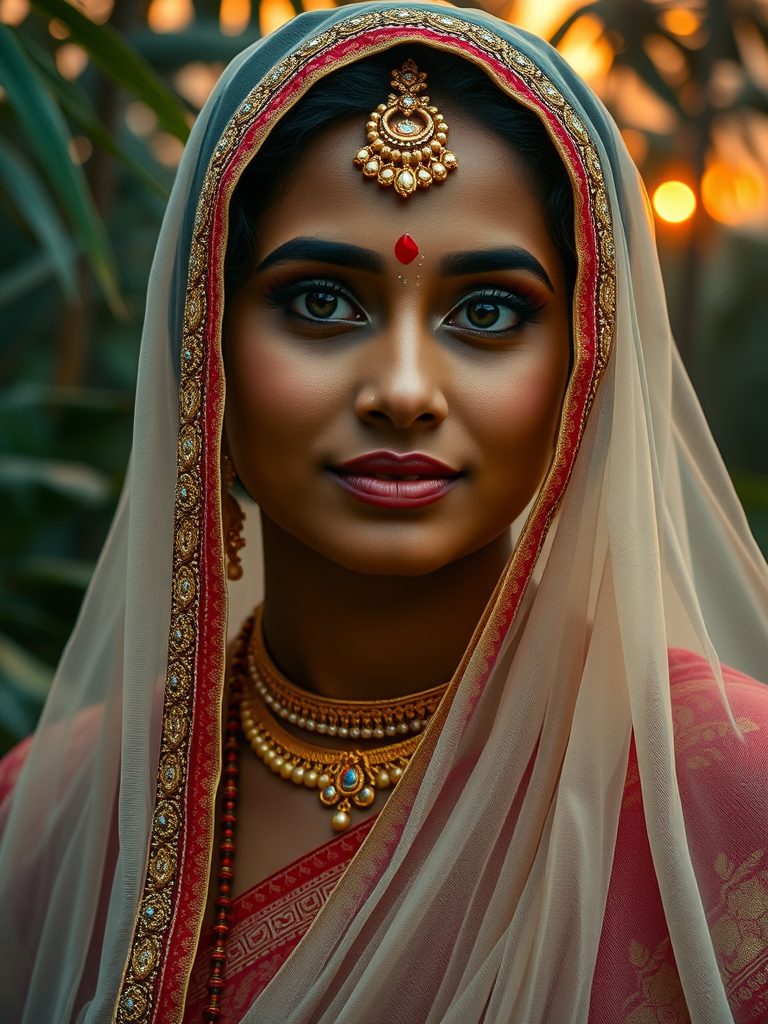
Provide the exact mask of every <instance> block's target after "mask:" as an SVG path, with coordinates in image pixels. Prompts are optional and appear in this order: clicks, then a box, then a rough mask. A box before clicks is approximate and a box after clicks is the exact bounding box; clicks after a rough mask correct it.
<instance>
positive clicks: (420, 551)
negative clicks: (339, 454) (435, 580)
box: [300, 524, 489, 576]
mask: <svg viewBox="0 0 768 1024" xmlns="http://www.w3.org/2000/svg"><path fill="white" fill-rule="evenodd" d="M447 532H448V531H446V530H445V529H435V528H434V527H433V528H429V527H425V526H424V525H423V524H420V525H418V526H409V527H404V525H403V524H396V525H395V524H391V525H389V524H388V525H382V526H381V527H378V528H376V529H375V530H370V529H368V530H364V531H360V532H358V531H352V530H350V531H349V532H348V533H347V534H346V535H345V536H344V537H343V538H341V537H327V536H326V537H317V536H315V537H312V538H300V539H302V540H303V542H304V543H305V544H308V545H309V546H310V547H312V548H314V549H315V551H317V552H318V553H319V554H321V555H323V556H324V557H325V558H328V559H329V560H330V561H332V562H336V564H337V565H340V566H342V567H343V568H344V569H349V570H350V571H352V572H359V573H364V574H366V575H371V576H427V575H429V574H430V573H434V572H438V571H439V570H440V569H443V568H445V566H447V565H450V564H451V563H452V562H456V561H458V560H459V559H460V558H463V557H464V556H465V555H468V554H471V553H472V552H473V551H476V550H477V549H478V548H481V547H483V546H484V545H485V544H486V543H488V540H489V538H487V537H483V538H472V539H468V538H466V537H458V536H455V535H454V536H450V535H448V536H447V535H446V534H447ZM361 534H362V535H361Z"/></svg>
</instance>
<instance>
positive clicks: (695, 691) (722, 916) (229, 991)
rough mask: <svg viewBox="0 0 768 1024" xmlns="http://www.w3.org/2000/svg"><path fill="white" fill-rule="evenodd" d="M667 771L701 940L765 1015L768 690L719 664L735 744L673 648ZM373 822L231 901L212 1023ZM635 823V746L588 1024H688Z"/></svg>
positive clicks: (759, 1016)
mask: <svg viewBox="0 0 768 1024" xmlns="http://www.w3.org/2000/svg"><path fill="white" fill-rule="evenodd" d="M670 672H671V684H672V702H673V713H674V717H675V726H676V753H677V775H678V780H679V783H680V789H681V794H682V798H683V807H684V810H685V814H686V826H687V828H688V829H689V831H690V833H691V835H692V836H695V837H696V843H695V849H696V851H697V856H698V858H699V860H700V862H701V863H697V864H696V868H697V874H698V877H700V878H704V879H706V880H707V886H706V890H705V892H704V893H703V895H704V897H705V905H706V906H707V908H708V920H709V924H710V929H711V934H712V939H713V942H714V945H715V949H716V951H717V954H718V958H719V960H720V963H721V965H722V970H723V974H724V977H725V979H726V988H727V991H728V996H729V1001H730V1005H731V1008H732V1010H733V1015H734V1019H735V1020H736V1021H737V1022H738V1024H758V1022H764V1021H766V1020H768V851H766V849H765V833H764V823H763V822H760V821H758V820H756V819H755V818H753V817H751V816H750V810H749V809H750V790H751V788H752V787H754V786H756V785H759V784H760V780H761V779H762V783H763V784H765V780H766V777H767V776H768V771H767V769H768V690H766V688H765V686H763V685H762V684H760V683H756V682H755V681H754V680H752V679H750V678H748V677H747V676H744V675H742V674H741V673H739V672H735V671H733V670H732V669H725V670H724V675H725V682H726V688H727V692H728V697H729V700H730V703H731V707H732V710H733V713H734V717H735V718H736V720H737V723H738V725H739V727H740V729H741V730H742V733H743V735H744V744H743V746H742V744H741V742H740V741H739V740H738V738H737V737H736V735H735V733H734V731H733V729H732V727H731V725H730V723H729V722H728V721H727V719H726V717H725V713H724V711H723V709H722V703H721V700H720V697H719V694H718V693H717V689H716V687H715V684H714V683H713V682H712V680H711V679H710V678H709V666H708V665H707V664H706V663H705V662H704V661H703V660H702V659H701V658H699V657H697V656H696V655H693V654H691V653H690V652H688V651H680V650H673V651H670ZM374 820H375V819H369V820H368V821H365V822H362V823H361V824H360V825H358V826H356V827H355V828H353V829H351V830H350V831H349V832H348V833H346V834H344V835H342V836H339V837H337V838H335V839H333V840H331V841H330V842H328V843H325V844H324V845H323V846H321V847H319V848H318V849H316V850H313V851H312V852H311V853H309V854H307V855H306V856H304V857H301V858H299V860H297V861H295V862H294V863H293V864H290V865H289V866H288V867H286V868H283V869H282V870H281V871H278V872H276V873H275V874H274V875H271V876H270V877H269V878H267V879H265V880H264V881H263V882H260V883H259V884H258V885H255V886H253V888H251V889H249V890H248V891H247V892H245V893H243V894H242V895H241V896H239V897H238V899H237V900H235V903H234V910H233V919H232V929H231V932H230V937H229V942H228V960H227V973H226V986H225V989H224V994H223V998H222V1004H221V1005H222V1015H221V1017H220V1022H221V1024H235V1022H237V1021H239V1020H241V1018H242V1015H243V1012H244V1011H245V1009H246V1008H247V1007H248V1006H250V1004H251V1003H252V1002H253V1001H254V999H255V998H256V997H257V996H258V995H259V994H260V993H261V991H262V990H263V989H264V988H265V987H266V986H267V985H268V984H269V982H270V981H271V980H272V978H273V977H274V976H275V974H277V972H278V971H279V969H280V967H281V966H282V965H283V963H284V962H285V961H286V960H287V959H288V957H289V956H290V955H291V953H292V952H293V951H294V950H295V949H296V947H297V946H298V945H299V943H300V942H301V939H302V938H303V936H304V935H305V934H306V933H307V931H308V930H309V928H310V926H311V925H312V922H313V921H314V919H315V917H316V915H317V914H318V912H319V911H320V909H321V908H322V906H323V904H324V903H325V901H326V900H327V899H328V897H329V896H330V894H331V892H332V891H333V889H334V887H335V886H336V883H337V882H338V880H339V879H340V878H341V876H342V874H343V873H344V871H345V869H346V868H347V866H348V864H349V863H350V862H351V860H352V858H353V857H354V856H355V854H356V853H357V851H358V850H359V849H360V847H361V846H362V844H363V841H364V840H365V838H366V836H367V835H368V833H369V832H370V830H371V827H372V826H373V823H374ZM211 945H212V933H211V931H210V929H209V930H207V931H205V932H204V933H203V935H202V937H201V940H200V944H199V947H198V954H197V958H196V960H195V965H194V968H193V970H192V977H191V981H190V987H189V991H188V995H187V1004H186V1013H185V1016H184V1022H185V1024H193V1022H195V1021H200V1020H202V1016H201V1013H202V1008H203V1006H204V1004H205V1001H206V992H207V989H206V983H207V980H208V974H209V963H210V962H209V955H210V949H211ZM689 1020H690V1018H689V1015H688V1009H687V1007H686V1002H685V996H684V994H683V990H682V987H681V984H680V978H679V976H678V973H677V967H676V965H675V958H674V954H673V952H672V945H671V942H670V937H669V932H668V929H667V923H666V920H665V917H664V911H663V907H662V901H661V895H660V893H659V887H658V883H657V881H656V874H655V871H654V867H653V859H652V856H651V849H650V846H649V843H648V835H647V832H646V827H645V817H644V813H643V799H642V793H641V789H640V777H639V773H638V766H637V756H636V752H635V746H634V743H633V744H632V747H631V750H630V757H629V766H628V771H627V778H626V783H625V787H624V799H623V803H622V808H621V816H620V818H619V831H618V836H617V840H616V854H615V858H614V862H613V871H612V874H611V883H610V888H609V891H608V903H607V906H606V911H605V918H604V921H603V930H602V936H601V941H600V950H599V954H598V959H597V965H596V969H595V974H594V979H593V985H592V1001H591V1006H590V1014H589V1022H590V1024H619V1022H622V1024H687V1022H688V1021H689Z"/></svg>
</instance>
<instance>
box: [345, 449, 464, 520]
mask: <svg viewBox="0 0 768 1024" xmlns="http://www.w3.org/2000/svg"><path fill="white" fill-rule="evenodd" d="M329 468H330V472H331V475H332V476H333V478H334V479H335V480H336V481H337V483H339V484H340V485H341V486H342V487H343V488H344V489H345V490H346V491H348V492H349V493H350V494H352V495H353V496H354V497H355V498H357V499H358V500H359V501H362V502H365V503H366V504H368V505H379V506H383V507H387V508H421V507H422V506H424V505H431V504H433V503H434V502H436V501H439V500H440V498H442V497H444V496H445V495H446V494H448V492H449V491H451V490H453V488H454V487H455V486H456V484H457V483H458V481H459V480H460V479H461V477H462V476H463V475H464V474H463V473H461V472H460V471H459V470H456V469H453V468H452V467H451V466H448V465H446V464H445V463H444V462H440V461H439V460H438V459H434V458H432V456H431V455H424V454H422V453H421V452H413V453H410V454H407V455H398V454H397V453H396V452H383V451H380V452H368V453H367V454H366V455H361V456H358V458H355V459H349V460H348V461H347V462H342V463H340V464H339V465H337V466H331V467H329Z"/></svg>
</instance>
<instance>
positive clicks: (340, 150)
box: [257, 112, 559, 266]
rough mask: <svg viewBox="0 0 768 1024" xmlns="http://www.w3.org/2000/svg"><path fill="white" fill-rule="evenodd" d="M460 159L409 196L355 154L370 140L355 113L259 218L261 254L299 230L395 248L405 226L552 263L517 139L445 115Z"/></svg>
mask: <svg viewBox="0 0 768 1024" xmlns="http://www.w3.org/2000/svg"><path fill="white" fill-rule="evenodd" d="M445 117H446V119H448V120H449V121H450V130H451V148H452V150H453V152H455V153H456V156H457V157H458V161H459V166H458V169H457V170H456V171H455V172H452V173H451V175H450V176H449V178H448V180H446V181H445V182H443V183H439V184H438V183H434V184H433V185H431V186H430V187H429V188H427V189H420V190H419V191H417V192H416V193H415V194H414V195H412V196H410V197H409V198H407V199H404V198H402V197H400V196H398V195H397V194H396V193H395V192H394V190H393V189H392V188H382V187H381V186H379V185H378V184H377V183H376V182H375V181H373V180H370V179H367V178H365V177H364V176H363V175H362V174H361V172H360V169H359V168H358V167H356V166H355V165H354V163H353V157H354V155H355V153H356V152H357V150H358V149H359V148H360V145H361V144H362V142H363V141H364V139H365V120H364V118H361V117H354V118H350V119H346V120H344V121H341V122H338V123H336V124H334V125H332V126H330V127H329V128H327V129H325V130H324V131H322V132H320V133H318V134H317V135H316V136H315V137H314V139H313V140H312V142H311V143H310V144H309V145H308V146H307V147H305V149H304V150H303V152H302V156H301V159H300V161H299V162H298V164H297V166H296V167H295V168H293V169H292V171H291V173H290V177H289V178H288V179H287V180H286V183H285V185H284V187H283V188H282V189H280V190H278V194H277V196H276V198H275V199H274V200H273V201H272V203H271V204H270V206H269V207H268V208H267V210H266V211H265V213H264V214H263V215H262V218H261V221H260V223H259V225H258V232H257V239H258V243H257V244H258V249H259V253H258V258H259V259H262V258H263V257H264V256H265V255H267V254H268V253H269V252H271V251H273V250H274V249H275V248H276V247H277V246H279V245H282V244H283V243H284V242H286V241H288V240H290V239H291V238H294V237H296V236H297V235H303V236H313V237H314V236H317V237H332V238H336V239H339V240H343V241H346V242H350V243H353V244H357V245H363V246H365V247H366V248H369V249H371V248H374V249H379V250H382V251H386V250H388V249H390V248H391V246H392V245H393V244H394V241H395V240H396V239H397V238H399V237H400V236H401V235H402V234H404V233H406V232H407V233H409V234H410V235H412V236H413V237H414V238H417V239H418V240H419V245H420V247H421V248H422V251H424V244H425V243H427V244H428V247H429V248H430V249H432V250H434V251H455V250H457V249H468V248H481V247H482V248H493V247H495V246H497V245H498V246H502V245H509V244H510V242H515V243H516V244H523V245H526V246H527V247H529V248H532V249H535V250H537V251H536V252H535V255H537V257H538V258H539V259H540V260H541V261H542V262H543V263H545V266H546V263H552V262H557V261H558V260H559V254H558V253H557V250H556V248H555V246H554V245H553V243H552V242H551V241H550V240H549V237H548V235H547V230H546V223H545V216H544V208H543V205H542V202H541V199H540V197H539V195H538V193H537V191H536V189H535V188H534V187H533V183H532V176H531V172H530V170H529V168H528V166H527V165H526V164H525V162H524V161H523V159H522V158H521V157H520V156H519V155H518V154H517V153H516V152H515V150H514V148H513V147H512V146H511V144H510V143H508V142H506V141H505V140H504V139H502V138H500V137H499V136H497V135H495V134H494V133H492V132H488V131H486V130H485V129H482V128H479V127H478V126H477V125H475V124H473V123H472V122H471V121H470V120H469V119H468V118H467V117H462V116H461V115H460V114H458V113H457V114H456V115H455V116H451V115H449V114H448V113H447V112H446V113H445Z"/></svg>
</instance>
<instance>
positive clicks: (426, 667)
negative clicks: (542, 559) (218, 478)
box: [261, 513, 511, 700]
mask: <svg viewBox="0 0 768 1024" xmlns="http://www.w3.org/2000/svg"><path fill="white" fill-rule="evenodd" d="M261 518H262V533H263V538H264V576H265V579H264V594H265V599H264V638H265V642H266V646H267V650H268V651H269V654H270V656H271V658H272V659H273V661H274V663H275V665H276V666H277V667H278V668H279V669H280V671H281V672H282V673H283V674H284V675H286V676H287V677H288V678H289V679H290V680H292V681H293V682H294V683H296V684H297V685H298V686H302V687H304V688H305V689H308V690H312V691H314V692H315V693H318V694H320V695H322V696H325V697H332V698H335V699H338V700H386V699H391V698H394V697H400V696H404V695H405V694H408V693H414V692H416V691H419V690H426V689H429V688H430V687H433V686H439V685H440V684H442V683H446V682H448V680H449V679H450V678H451V676H452V675H453V673H454V672H455V670H456V668H457V666H458V664H459V662H460V661H461V658H462V655H463V654H464V651H465V650H466V647H467V645H468V643H469V641H470V639H471V637H472V634H473V632H474V629H475V626H476V625H477V623H478V621H479V619H480V616H481V615H482V613H483V610H484V608H485V606H486V604H487V602H488V599H489V598H490V596H491V594H492V593H493V589H494V587H495V586H496V583H497V581H498V579H499V576H500V575H501V573H502V571H503V569H504V566H505V565H506V562H507V559H508V558H509V554H510V550H511V548H510V539H509V532H508V531H504V533H503V534H502V535H501V536H500V537H498V538H496V540H494V541H492V542H491V543H490V544H487V545H486V546H485V547H483V548H480V549H479V550H478V551H475V552H473V553H472V554H470V555H467V556H465V557H464V558H461V559H458V560H457V561H455V562H451V563H450V564H449V565H446V566H444V567H443V568H441V569H439V570H437V571H436V572H432V573H428V574H426V575H423V576H380V575H371V574H367V573H359V572H354V571H353V570H351V569H346V568H344V567H343V566H340V565H338V564H337V563H336V562H332V561H331V560H330V559H327V558H325V557H324V556H323V555H321V554H319V553H318V552H317V551H314V550H313V549H311V548H309V547H307V546H306V545H304V544H302V543H301V541H299V540H297V539H296V538H295V537H293V536H292V535H291V534H288V533H286V532H285V531H284V530H283V529H282V528H281V527H279V526H278V525H277V524H276V523H275V522H273V521H272V520H270V519H269V518H268V517H267V516H266V515H264V513H262V517H261Z"/></svg>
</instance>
